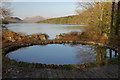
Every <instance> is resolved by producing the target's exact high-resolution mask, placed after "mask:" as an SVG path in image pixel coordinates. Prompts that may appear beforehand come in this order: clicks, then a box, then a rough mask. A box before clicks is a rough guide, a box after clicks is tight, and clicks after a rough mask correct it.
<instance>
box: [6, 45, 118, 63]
mask: <svg viewBox="0 0 120 80" xmlns="http://www.w3.org/2000/svg"><path fill="white" fill-rule="evenodd" d="M111 51H112V53H110V49H107V48H103V47H98V46H93V45H81V44H76V45H75V44H48V45H45V46H41V45H39V46H38V45H37V46H30V47H26V48H21V49H19V50H17V51H14V52H11V53H9V54H7V55H6V56H7V57H9V58H10V59H14V60H16V61H22V62H29V63H43V64H58V65H59V64H85V63H89V62H96V64H98V65H99V64H102V63H106V61H107V59H108V58H115V57H116V56H117V55H118V53H116V52H115V51H113V50H111Z"/></svg>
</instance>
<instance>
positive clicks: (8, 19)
mask: <svg viewBox="0 0 120 80" xmlns="http://www.w3.org/2000/svg"><path fill="white" fill-rule="evenodd" d="M4 20H6V21H9V22H22V21H23V20H22V19H20V18H19V17H7V18H5V19H4Z"/></svg>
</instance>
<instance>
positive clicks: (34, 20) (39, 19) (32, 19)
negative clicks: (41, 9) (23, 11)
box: [23, 16, 46, 22]
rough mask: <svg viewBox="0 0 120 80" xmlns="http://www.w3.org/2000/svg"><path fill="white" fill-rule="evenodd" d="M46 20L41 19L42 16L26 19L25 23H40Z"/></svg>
mask: <svg viewBox="0 0 120 80" xmlns="http://www.w3.org/2000/svg"><path fill="white" fill-rule="evenodd" d="M43 20H46V18H44V17H41V16H34V17H26V18H25V19H24V20H23V21H24V22H38V21H43Z"/></svg>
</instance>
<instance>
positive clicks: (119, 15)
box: [115, 1, 120, 35]
mask: <svg viewBox="0 0 120 80" xmlns="http://www.w3.org/2000/svg"><path fill="white" fill-rule="evenodd" d="M119 27H120V1H119V2H118V5H117V23H116V30H115V35H118V34H119Z"/></svg>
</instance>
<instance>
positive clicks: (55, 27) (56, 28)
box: [7, 23, 86, 39]
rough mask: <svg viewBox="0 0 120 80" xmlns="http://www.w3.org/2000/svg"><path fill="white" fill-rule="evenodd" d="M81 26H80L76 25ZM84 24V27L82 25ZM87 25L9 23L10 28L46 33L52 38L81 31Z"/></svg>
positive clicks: (31, 32)
mask: <svg viewBox="0 0 120 80" xmlns="http://www.w3.org/2000/svg"><path fill="white" fill-rule="evenodd" d="M76 26H80V28H78V27H76ZM81 26H83V27H81ZM84 26H86V25H62V24H43V23H12V24H8V25H7V27H8V29H10V30H12V31H14V32H17V33H20V32H22V33H25V34H28V35H30V34H35V33H46V34H48V35H49V36H50V39H53V38H55V37H56V35H59V34H60V33H68V32H71V31H79V32H81V31H82V30H83V29H84Z"/></svg>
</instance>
